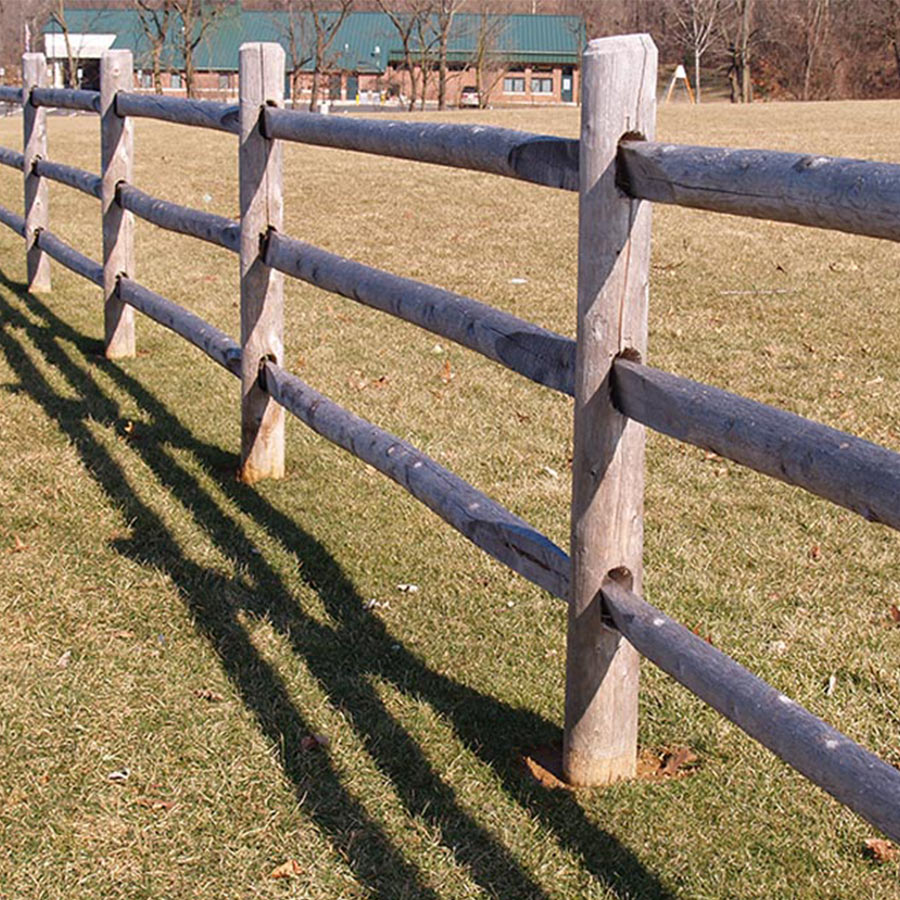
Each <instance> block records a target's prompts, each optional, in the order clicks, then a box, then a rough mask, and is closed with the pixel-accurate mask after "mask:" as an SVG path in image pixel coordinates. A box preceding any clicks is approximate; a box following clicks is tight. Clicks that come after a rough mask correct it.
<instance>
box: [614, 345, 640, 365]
mask: <svg viewBox="0 0 900 900" xmlns="http://www.w3.org/2000/svg"><path fill="white" fill-rule="evenodd" d="M616 359H627V360H628V361H629V362H636V363H642V362H643V361H644V360H643V359H642V358H641V351H640V350H636V349H635V348H634V347H624V348H623V349H622V350H620V351H619V352H618V353H617V354H616Z"/></svg>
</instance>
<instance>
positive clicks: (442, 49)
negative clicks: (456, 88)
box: [432, 0, 464, 109]
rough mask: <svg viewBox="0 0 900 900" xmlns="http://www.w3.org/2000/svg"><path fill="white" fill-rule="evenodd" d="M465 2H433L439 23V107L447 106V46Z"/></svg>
mask: <svg viewBox="0 0 900 900" xmlns="http://www.w3.org/2000/svg"><path fill="white" fill-rule="evenodd" d="M463 2H464V0H434V2H433V4H432V8H433V10H434V17H435V22H436V24H437V29H436V32H437V62H438V97H437V100H438V109H445V108H446V106H447V46H448V44H449V42H450V30H451V29H452V28H453V19H454V17H455V16H456V13H457V12H458V11H459V8H460V7H461V6H462V4H463Z"/></svg>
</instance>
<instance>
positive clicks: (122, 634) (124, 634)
mask: <svg viewBox="0 0 900 900" xmlns="http://www.w3.org/2000/svg"><path fill="white" fill-rule="evenodd" d="M112 636H113V637H114V638H119V639H120V640H123V641H126V640H128V638H133V637H134V632H133V631H128V629H127V628H121V629H119V631H114V632H113V633H112Z"/></svg>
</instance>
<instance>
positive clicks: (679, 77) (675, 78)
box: [666, 63, 696, 103]
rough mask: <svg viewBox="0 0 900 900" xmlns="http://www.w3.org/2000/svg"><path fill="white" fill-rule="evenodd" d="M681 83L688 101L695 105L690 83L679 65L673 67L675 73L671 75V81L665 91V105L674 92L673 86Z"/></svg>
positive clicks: (682, 67) (683, 69)
mask: <svg viewBox="0 0 900 900" xmlns="http://www.w3.org/2000/svg"><path fill="white" fill-rule="evenodd" d="M679 81H680V82H681V83H682V84H683V85H684V89H685V90H686V91H687V95H688V99H689V100H690V101H691V103H696V100H695V99H694V92H693V91H692V90H691V82H690V79H689V78H688V76H687V72H686V71H685V68H684V66H683V65H682V64H681V63H678V65H677V66H676V67H675V71H674V73H673V74H672V80H671V81H670V82H669V87H668V88H667V89H666V103H668V102H669V101H670V100H671V99H672V92H673V91H674V90H675V85H676V84H677V83H678V82H679Z"/></svg>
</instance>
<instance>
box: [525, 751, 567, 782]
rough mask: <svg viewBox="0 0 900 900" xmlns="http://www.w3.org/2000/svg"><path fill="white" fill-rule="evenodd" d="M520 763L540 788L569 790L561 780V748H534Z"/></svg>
mask: <svg viewBox="0 0 900 900" xmlns="http://www.w3.org/2000/svg"><path fill="white" fill-rule="evenodd" d="M522 763H523V765H524V766H525V771H526V772H527V773H528V774H529V775H530V776H531V777H532V778H533V779H534V780H535V781H537V782H538V784H540V785H541V787H545V788H547V789H548V790H551V791H554V790H559V789H563V790H568V789H569V787H570V786H569V785H568V784H566V782H565V781H564V780H563V772H562V748H561V747H559V746H546V747H536V748H535V749H534V750H532V751H530V752H529V753H527V754H525V755H523V756H522Z"/></svg>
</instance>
